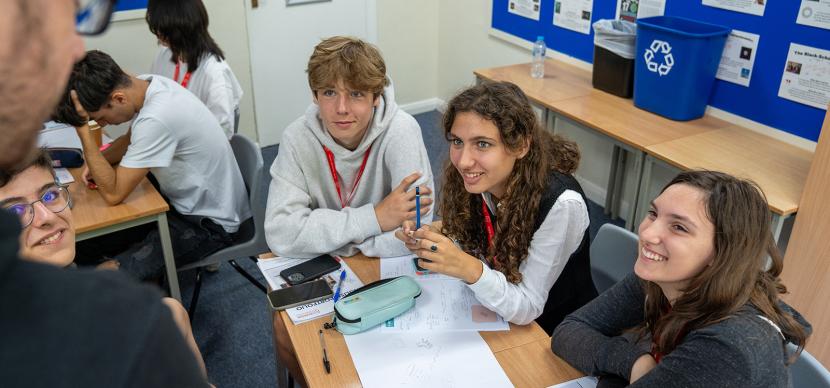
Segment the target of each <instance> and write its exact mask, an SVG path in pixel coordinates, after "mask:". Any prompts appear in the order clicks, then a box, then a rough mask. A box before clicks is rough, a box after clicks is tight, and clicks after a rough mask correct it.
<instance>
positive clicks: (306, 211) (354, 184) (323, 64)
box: [265, 37, 434, 258]
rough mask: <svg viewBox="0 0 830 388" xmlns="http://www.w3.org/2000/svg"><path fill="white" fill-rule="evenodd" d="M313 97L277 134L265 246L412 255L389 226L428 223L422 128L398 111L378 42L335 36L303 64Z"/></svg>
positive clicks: (291, 252)
mask: <svg viewBox="0 0 830 388" xmlns="http://www.w3.org/2000/svg"><path fill="white" fill-rule="evenodd" d="M307 72H308V81H309V86H310V87H311V92H312V95H313V100H314V102H313V103H312V104H311V105H310V106H309V107H308V109H307V110H306V113H305V115H304V116H302V117H300V118H298V119H297V120H296V121H294V122H293V123H291V124H290V125H289V126H288V128H287V129H286V130H285V133H283V138H282V142H281V143H280V150H279V154H278V155H277V159H276V160H275V161H274V164H273V165H272V166H271V178H272V179H271V186H270V188H269V192H268V205H267V208H266V211H265V231H266V238H267V241H268V246H269V247H270V248H271V250H272V251H273V252H275V253H277V254H279V255H283V256H288V257H296V258H306V257H314V256H317V255H320V254H324V253H331V254H334V255H341V256H352V255H354V254H356V253H358V251H359V252H362V253H363V254H365V255H366V256H374V257H382V256H383V257H388V256H400V255H405V254H409V250H407V249H406V247H405V246H404V244H403V243H402V242H401V241H400V240H398V239H396V238H395V236H394V233H393V232H394V231H395V229H397V228H398V227H399V226H400V225H401V224H402V223H403V221H405V220H408V219H413V218H415V207H416V206H415V187H416V186H418V187H419V189H420V194H421V215H422V222H424V223H429V222H431V220H432V206H431V205H432V199H431V197H430V194H431V193H432V188H433V186H434V185H433V178H432V172H431V171H432V170H431V168H430V164H429V158H428V157H427V152H426V147H425V146H424V141H423V139H422V137H421V128H420V126H419V125H418V123H417V122H416V121H415V119H414V118H413V117H412V116H410V115H409V114H407V113H406V112H404V111H402V110H400V109H399V108H398V105H397V104H396V103H395V98H394V97H395V96H394V90H393V88H392V85H391V84H390V82H389V80H388V78H387V77H386V65H385V64H384V61H383V58H381V56H380V53H379V52H378V50H377V48H375V47H374V46H372V45H370V44H368V43H365V42H363V41H360V40H358V39H354V38H347V37H332V38H329V39H326V40H324V41H322V42H321V43H320V44H318V45H317V47H315V49H314V53H313V54H312V55H311V58H310V59H309V63H308V69H307Z"/></svg>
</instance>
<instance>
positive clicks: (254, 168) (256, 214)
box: [230, 133, 268, 253]
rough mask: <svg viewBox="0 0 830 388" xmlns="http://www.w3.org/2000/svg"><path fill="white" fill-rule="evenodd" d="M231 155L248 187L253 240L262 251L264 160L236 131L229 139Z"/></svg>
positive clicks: (259, 151)
mask: <svg viewBox="0 0 830 388" xmlns="http://www.w3.org/2000/svg"><path fill="white" fill-rule="evenodd" d="M230 143H231V149H233V155H234V157H235V158H236V163H237V164H238V165H239V171H240V172H241V173H242V180H243V181H245V188H246V189H248V201H249V203H250V206H251V214H252V215H253V219H254V237H253V239H252V240H251V241H253V242H254V243H255V244H256V246H257V247H259V248H262V251H261V252H260V253H262V252H267V251H268V244H267V242H266V241H265V230H264V222H265V193H264V189H263V187H262V181H263V173H264V162H263V161H262V151H261V150H260V149H259V147H258V146H257V145H256V143H254V142H253V141H252V140H251V139H248V138H247V137H246V136H245V135H242V134H239V133H236V134H234V135H233V136H232V137H231V140H230Z"/></svg>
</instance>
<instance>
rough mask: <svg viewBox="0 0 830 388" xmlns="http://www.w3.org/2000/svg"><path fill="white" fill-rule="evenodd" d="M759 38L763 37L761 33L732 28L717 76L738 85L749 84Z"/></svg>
mask: <svg viewBox="0 0 830 388" xmlns="http://www.w3.org/2000/svg"><path fill="white" fill-rule="evenodd" d="M759 39H761V36H760V35H757V34H753V33H749V32H744V31H738V30H732V32H730V33H729V37H727V38H726V45H725V46H724V47H723V55H722V56H721V59H720V65H718V74H717V76H716V77H717V78H718V79H722V80H724V81H728V82H732V83H736V84H738V85H743V86H749V80H750V79H752V68H753V66H755V57H756V56H757V52H758V40H759Z"/></svg>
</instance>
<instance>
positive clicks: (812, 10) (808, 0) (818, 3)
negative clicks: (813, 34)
mask: <svg viewBox="0 0 830 388" xmlns="http://www.w3.org/2000/svg"><path fill="white" fill-rule="evenodd" d="M795 22H796V23H798V24H803V25H805V26H813V27H818V28H824V29H827V30H830V0H801V7H800V8H799V9H798V19H796V21H795Z"/></svg>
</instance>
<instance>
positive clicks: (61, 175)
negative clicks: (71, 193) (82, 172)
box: [55, 168, 75, 185]
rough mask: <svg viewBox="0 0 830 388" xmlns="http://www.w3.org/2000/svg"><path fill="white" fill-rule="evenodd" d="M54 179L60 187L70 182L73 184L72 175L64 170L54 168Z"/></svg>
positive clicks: (73, 178)
mask: <svg viewBox="0 0 830 388" xmlns="http://www.w3.org/2000/svg"><path fill="white" fill-rule="evenodd" d="M55 177H56V178H58V183H60V184H62V185H68V184H70V183H72V182H75V177H74V176H72V173H70V172H69V170H67V169H65V168H56V169H55Z"/></svg>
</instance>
